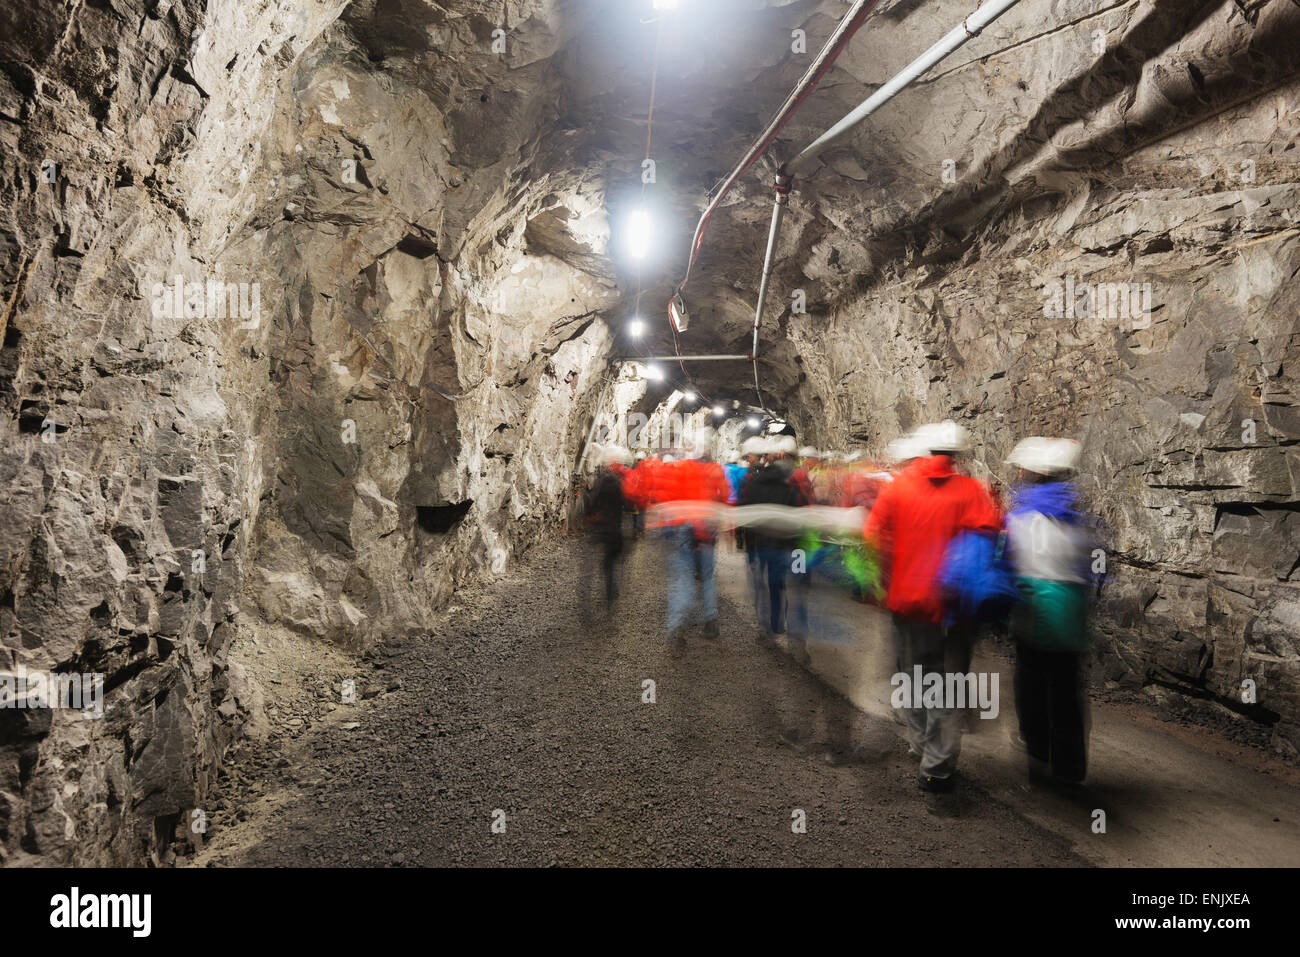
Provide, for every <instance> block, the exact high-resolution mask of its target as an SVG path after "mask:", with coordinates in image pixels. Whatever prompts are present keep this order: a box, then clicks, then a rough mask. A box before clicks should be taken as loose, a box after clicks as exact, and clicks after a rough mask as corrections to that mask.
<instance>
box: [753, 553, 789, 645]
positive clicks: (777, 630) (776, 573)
mask: <svg viewBox="0 0 1300 957" xmlns="http://www.w3.org/2000/svg"><path fill="white" fill-rule="evenodd" d="M758 559H759V564H760V565H761V567H762V570H763V578H764V580H766V582H767V612H768V620H767V625H768V629H769V630H770V631H771V632H772V634H774V635H783V634H785V578H786V574H787V573H788V572H789V570H790V549H788V548H777V547H774V546H764V547H762V548H760V549H759V550H758Z"/></svg>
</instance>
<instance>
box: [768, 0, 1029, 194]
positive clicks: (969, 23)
mask: <svg viewBox="0 0 1300 957" xmlns="http://www.w3.org/2000/svg"><path fill="white" fill-rule="evenodd" d="M1019 2H1020V0H990V2H989V3H988V4H987V5H984V6H981V7H980V8H979V9H978V10H976V11H975V12H974V13H972V14H971V15H970V16H968V17H966V19H964V20H962V22H961V23H959V24H957V26H955V27H953V28H952V29H951V30H950V31H948V33H947V35H946V36H944V38H943V39H942V40H940V41H939V42H938V43H936V44H934V46H932V47H930V49H928V50H926V51H925V52H924V53H922V54H921V55H920V56H919V57H917V58H916V59H915V60H913V61H912V62H911V63H909V64H908V65H907V66H905V67H904V68H903V69H902V70H901V71H900V72H899V73H898V74H897V75H895V76H894V78H893V79H891V80H890V81H889V82H888V83H886V84H885V85H884V86H882V87H881V88H880V89H878V90H877V91H876V92H875V93H873V94H872V95H871V96H869V97H868V98H867V99H865V100H863V101H862V102H861V103H860V104H858V106H857V107H856V108H854V110H853V111H852V112H851V113H849V114H848V115H847V116H845V117H844V118H843V119H842V120H840V121H839V122H838V123H836V124H835V125H834V126H832V127H831V128H830V129H829V130H827V131H826V132H825V133H823V134H822V135H821V136H819V137H817V139H815V140H813V141H812V142H811V143H810V144H808V146H806V147H805V148H804V149H803V150H802V151H801V152H800V153H799V155H797V156H796V157H795V158H794V159H792V160H791V161H790V162H788V163H786V164H785V166H784V168H783V169H782V172H784V173H786V174H788V175H791V176H793V175H794V174H795V173H797V172H799V171H800V170H801V169H804V168H805V167H807V165H808V163H809V162H811V161H812V160H813V159H814V158H815V157H816V156H817V155H818V154H819V153H821V152H822V151H824V150H827V149H830V148H831V147H832V146H834V145H835V144H836V143H838V142H839V141H840V140H842V139H843V138H844V137H845V136H847V135H848V133H849V132H850V131H851V130H852V129H853V127H855V126H857V125H858V124H859V123H861V122H862V121H863V120H865V119H866V118H867V117H868V116H870V115H871V114H872V113H874V112H876V110H878V109H879V108H880V107H881V106H883V105H884V104H885V103H887V102H889V101H890V100H892V99H893V98H894V97H895V96H896V95H897V94H898V93H899V92H900V91H901V90H903V89H904V88H905V87H907V86H908V85H909V84H911V83H912V82H914V81H915V80H917V79H919V78H920V77H921V76H923V75H924V74H925V73H926V72H927V71H929V69H930V68H931V67H933V66H934V65H935V64H936V63H938V62H939V61H940V60H942V59H944V58H945V57H947V56H948V55H949V54H950V53H952V52H953V51H955V50H957V49H958V48H959V47H962V46H964V45H965V44H966V42H967V41H968V40H973V39H974V38H975V37H977V36H979V35H980V33H982V32H983V30H984V28H985V27H987V26H988V25H989V24H990V23H992V22H993V21H994V20H996V19H997V18H998V17H1000V16H1002V14H1004V13H1006V12H1007V11H1008V10H1009V9H1011V8H1012V7H1014V6H1015V5H1016V4H1017V3H1019Z"/></svg>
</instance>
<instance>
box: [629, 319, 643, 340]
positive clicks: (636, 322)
mask: <svg viewBox="0 0 1300 957" xmlns="http://www.w3.org/2000/svg"><path fill="white" fill-rule="evenodd" d="M627 331H628V332H629V333H630V334H631V335H633V336H635V337H637V338H640V336H641V333H643V332H645V323H644V322H642V321H641V320H640V319H633V320H632V321H631V322H629V323H628V324H627Z"/></svg>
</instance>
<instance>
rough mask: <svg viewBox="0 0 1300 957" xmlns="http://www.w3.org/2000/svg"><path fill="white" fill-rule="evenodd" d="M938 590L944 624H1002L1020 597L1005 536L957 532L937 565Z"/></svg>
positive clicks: (1003, 534)
mask: <svg viewBox="0 0 1300 957" xmlns="http://www.w3.org/2000/svg"><path fill="white" fill-rule="evenodd" d="M939 591H940V594H941V595H943V597H944V604H945V606H946V608H947V613H946V616H945V617H946V619H947V620H946V622H945V624H952V623H953V622H954V621H975V622H1001V621H1004V620H1005V619H1006V618H1007V616H1008V614H1009V613H1010V611H1011V608H1012V606H1014V605H1015V604H1016V603H1017V602H1018V601H1020V597H1021V596H1020V589H1019V587H1018V586H1017V584H1016V573H1015V569H1014V568H1012V566H1011V562H1010V561H1009V560H1008V559H1007V556H1006V534H1005V533H999V534H996V535H995V534H993V533H990V532H974V531H967V532H960V533H958V535H957V536H956V537H955V538H953V540H952V541H951V542H949V543H948V547H947V549H946V550H945V551H944V555H943V562H942V564H941V565H940V566H939Z"/></svg>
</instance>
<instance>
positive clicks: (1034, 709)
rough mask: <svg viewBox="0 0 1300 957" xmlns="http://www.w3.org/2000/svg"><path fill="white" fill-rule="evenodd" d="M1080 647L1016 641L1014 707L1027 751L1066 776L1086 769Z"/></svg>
mask: <svg viewBox="0 0 1300 957" xmlns="http://www.w3.org/2000/svg"><path fill="white" fill-rule="evenodd" d="M1083 661H1084V656H1083V653H1081V652H1077V651H1045V650H1043V649H1042V648H1036V647H1034V646H1033V645H1030V644H1027V643H1026V642H1024V641H1018V642H1017V643H1016V713H1017V714H1018V715H1019V717H1020V736H1021V737H1022V738H1024V740H1025V746H1026V748H1027V749H1028V751H1029V756H1030V757H1031V758H1034V759H1035V760H1037V761H1041V762H1043V763H1044V764H1047V765H1050V767H1051V769H1052V774H1053V776H1055V777H1058V778H1060V779H1061V780H1064V781H1075V782H1078V781H1082V780H1083V778H1084V775H1085V774H1086V773H1087V771H1088V726H1087V725H1088V706H1087V698H1086V697H1085V696H1084V692H1083Z"/></svg>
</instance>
